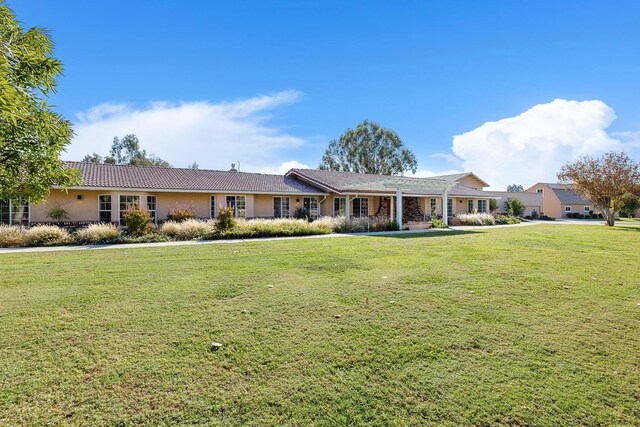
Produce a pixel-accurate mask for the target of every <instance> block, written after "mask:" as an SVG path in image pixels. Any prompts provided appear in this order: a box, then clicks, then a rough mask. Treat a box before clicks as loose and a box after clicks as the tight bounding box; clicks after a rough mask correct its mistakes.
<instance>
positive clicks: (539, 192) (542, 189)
mask: <svg viewBox="0 0 640 427" xmlns="http://www.w3.org/2000/svg"><path fill="white" fill-rule="evenodd" d="M536 193H537V194H542V195H543V196H544V188H538V189H536Z"/></svg>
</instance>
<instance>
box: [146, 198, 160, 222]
mask: <svg viewBox="0 0 640 427" xmlns="http://www.w3.org/2000/svg"><path fill="white" fill-rule="evenodd" d="M157 201H158V199H156V196H147V211H148V212H149V215H151V218H153V222H156V207H157V205H158V203H157Z"/></svg>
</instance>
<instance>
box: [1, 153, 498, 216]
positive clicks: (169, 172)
mask: <svg viewBox="0 0 640 427" xmlns="http://www.w3.org/2000/svg"><path fill="white" fill-rule="evenodd" d="M67 165H68V166H69V167H72V168H75V169H78V170H79V171H80V173H81V177H82V179H81V182H82V183H81V184H80V185H79V186H76V187H72V188H69V189H68V190H66V191H64V190H61V189H57V188H53V189H52V190H51V191H50V195H49V197H48V199H47V201H46V202H45V203H42V204H38V205H31V206H30V205H29V203H27V202H25V201H10V202H4V201H0V223H8V224H33V223H45V222H52V221H51V219H50V218H48V217H47V214H48V212H49V210H50V209H51V208H52V207H58V206H60V207H62V208H63V209H65V210H66V211H67V212H68V214H69V217H70V218H69V220H68V221H69V222H73V223H90V222H113V223H119V222H120V221H121V219H122V217H123V214H124V212H125V211H126V210H127V209H128V208H129V207H131V206H132V205H137V206H142V207H144V208H145V209H147V210H148V211H149V212H150V214H151V215H152V217H153V218H154V220H156V221H158V220H164V219H166V217H167V214H168V213H169V212H170V211H171V210H172V209H174V208H176V207H179V206H189V207H191V209H192V210H193V212H194V216H195V217H197V218H215V217H217V213H218V209H219V207H220V206H231V207H233V208H234V213H235V216H236V217H241V218H281V217H283V218H288V217H290V216H293V215H294V213H295V211H296V210H297V209H299V208H304V209H306V211H307V212H308V213H309V216H310V217H311V218H316V217H318V216H324V215H329V216H339V215H342V216H347V217H372V216H377V217H381V218H388V219H396V218H397V217H396V211H397V208H396V207H397V205H398V201H400V203H401V205H402V209H401V214H402V215H401V216H400V217H399V218H397V219H400V220H401V221H402V220H403V219H404V221H405V222H410V221H416V222H420V221H425V220H429V219H430V218H431V217H432V216H438V215H443V212H446V214H447V215H446V216H448V217H450V216H453V215H455V214H457V213H460V212H473V211H478V212H488V209H489V199H490V198H494V196H492V195H490V194H488V193H486V192H484V191H482V188H483V187H484V186H487V184H486V182H484V181H482V180H481V179H480V178H478V177H477V176H475V175H474V174H472V173H466V174H458V175H443V176H440V177H431V178H405V177H391V176H388V175H370V174H356V173H346V172H334V171H322V170H314V169H292V170H290V171H289V172H287V174H285V175H284V176H283V175H267V174H259V173H246V172H238V171H236V170H234V169H232V170H230V171H214V170H204V169H181V168H162V167H150V166H132V165H108V164H94V163H81V162H67ZM445 194H446V196H447V197H446V199H447V204H446V205H445V206H443V203H442V200H443V196H444V195H445ZM398 195H399V196H400V197H399V198H398Z"/></svg>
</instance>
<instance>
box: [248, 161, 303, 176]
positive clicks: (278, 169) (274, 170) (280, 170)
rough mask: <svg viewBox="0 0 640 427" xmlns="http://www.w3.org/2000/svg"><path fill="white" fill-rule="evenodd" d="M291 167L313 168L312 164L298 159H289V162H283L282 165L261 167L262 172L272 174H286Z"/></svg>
mask: <svg viewBox="0 0 640 427" xmlns="http://www.w3.org/2000/svg"><path fill="white" fill-rule="evenodd" d="M291 169H312V168H311V166H308V165H305V164H304V163H300V162H298V161H296V160H289V161H288V162H284V163H282V164H281V165H280V166H275V167H274V166H266V167H263V168H262V169H260V173H270V174H278V175H284V174H285V173H287V172H289V171H290V170H291Z"/></svg>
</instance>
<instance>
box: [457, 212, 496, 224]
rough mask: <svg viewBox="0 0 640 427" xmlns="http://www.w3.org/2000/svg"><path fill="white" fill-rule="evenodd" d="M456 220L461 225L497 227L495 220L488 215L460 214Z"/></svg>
mask: <svg viewBox="0 0 640 427" xmlns="http://www.w3.org/2000/svg"><path fill="white" fill-rule="evenodd" d="M455 219H456V220H457V222H458V223H460V224H461V225H495V223H496V221H495V218H494V217H493V216H492V215H490V214H487V213H476V214H458V215H456V216H455Z"/></svg>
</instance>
